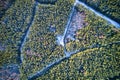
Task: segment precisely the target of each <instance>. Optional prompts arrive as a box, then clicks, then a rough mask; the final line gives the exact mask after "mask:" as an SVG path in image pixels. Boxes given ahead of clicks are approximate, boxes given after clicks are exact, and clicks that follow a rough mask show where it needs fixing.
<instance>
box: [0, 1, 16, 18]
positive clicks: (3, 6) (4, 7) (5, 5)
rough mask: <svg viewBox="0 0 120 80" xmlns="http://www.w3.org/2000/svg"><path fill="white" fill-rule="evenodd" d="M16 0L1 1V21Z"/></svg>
mask: <svg viewBox="0 0 120 80" xmlns="http://www.w3.org/2000/svg"><path fill="white" fill-rule="evenodd" d="M14 1H15V0H0V19H1V18H2V16H3V15H4V14H5V11H6V10H7V9H8V8H9V7H10V6H11V5H12V4H13V3H14Z"/></svg>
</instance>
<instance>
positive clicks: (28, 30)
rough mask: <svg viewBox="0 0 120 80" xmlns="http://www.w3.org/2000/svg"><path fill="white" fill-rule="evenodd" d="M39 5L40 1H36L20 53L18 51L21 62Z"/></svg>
mask: <svg viewBox="0 0 120 80" xmlns="http://www.w3.org/2000/svg"><path fill="white" fill-rule="evenodd" d="M37 5H38V2H36V1H35V3H34V6H33V11H32V14H31V15H32V16H31V19H30V22H29V23H28V27H27V29H26V31H25V34H24V35H23V36H22V41H21V44H20V47H19V53H18V56H19V61H20V63H22V61H23V54H22V50H23V47H24V45H25V42H26V38H27V37H28V36H29V33H30V27H31V26H32V24H33V22H34V17H35V14H36V9H37Z"/></svg>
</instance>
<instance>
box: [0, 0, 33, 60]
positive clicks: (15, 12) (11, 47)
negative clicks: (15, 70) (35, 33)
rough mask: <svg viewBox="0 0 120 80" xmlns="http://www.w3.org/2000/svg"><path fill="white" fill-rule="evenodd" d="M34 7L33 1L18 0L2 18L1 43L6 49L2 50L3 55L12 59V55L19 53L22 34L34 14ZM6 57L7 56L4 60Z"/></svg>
mask: <svg viewBox="0 0 120 80" xmlns="http://www.w3.org/2000/svg"><path fill="white" fill-rule="evenodd" d="M32 8H33V3H31V2H30V1H29V0H24V1H20V0H16V1H15V3H14V4H13V5H12V6H11V7H10V8H9V9H8V10H7V11H6V13H5V15H4V16H3V17H2V18H1V21H0V44H2V45H4V50H3V51H1V52H0V55H1V56H2V57H3V56H4V55H5V56H8V57H9V58H10V59H11V57H12V56H14V55H17V52H18V49H19V47H20V44H21V43H22V42H21V41H22V39H23V37H22V36H23V35H24V34H25V31H26V29H27V27H28V24H29V21H30V18H31V15H32ZM4 52H5V53H4ZM7 53H8V54H7ZM5 59H6V57H4V60H3V61H5ZM6 60H7V59H6ZM13 60H14V59H13ZM8 62H9V61H8Z"/></svg>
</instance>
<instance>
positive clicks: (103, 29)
mask: <svg viewBox="0 0 120 80" xmlns="http://www.w3.org/2000/svg"><path fill="white" fill-rule="evenodd" d="M76 9H77V11H79V12H81V13H84V15H85V22H86V23H87V25H86V26H85V27H83V28H82V29H79V30H78V31H77V32H76V40H74V41H70V42H68V43H67V45H66V47H67V50H68V51H73V50H78V49H79V48H82V47H88V46H93V45H96V46H97V45H98V46H99V45H102V44H107V43H109V42H115V41H119V37H120V30H119V29H116V28H115V27H114V26H113V25H111V24H109V23H108V22H107V21H105V20H104V19H102V18H101V17H99V16H96V15H95V14H94V13H93V12H91V11H89V10H87V9H86V8H84V7H83V6H81V5H77V6H76Z"/></svg>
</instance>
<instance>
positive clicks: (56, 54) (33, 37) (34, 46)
mask: <svg viewBox="0 0 120 80" xmlns="http://www.w3.org/2000/svg"><path fill="white" fill-rule="evenodd" d="M73 3H74V0H58V1H57V2H56V3H55V6H51V5H48V6H44V5H38V9H37V13H36V15H35V19H34V20H35V21H34V24H33V26H31V28H30V34H29V37H28V38H27V41H26V43H25V46H24V52H23V54H24V62H23V66H22V67H21V73H23V74H21V78H26V77H28V76H30V75H32V74H34V73H35V72H37V71H38V70H41V69H43V68H45V66H47V65H48V64H50V63H52V62H54V61H57V60H58V59H60V58H61V57H63V56H64V53H63V52H64V51H63V47H62V46H58V45H57V43H56V37H57V35H61V34H63V33H64V29H65V25H66V24H67V20H68V16H69V14H70V11H71V8H72V5H73ZM52 28H54V30H53V31H52V30H51V29H52Z"/></svg>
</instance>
